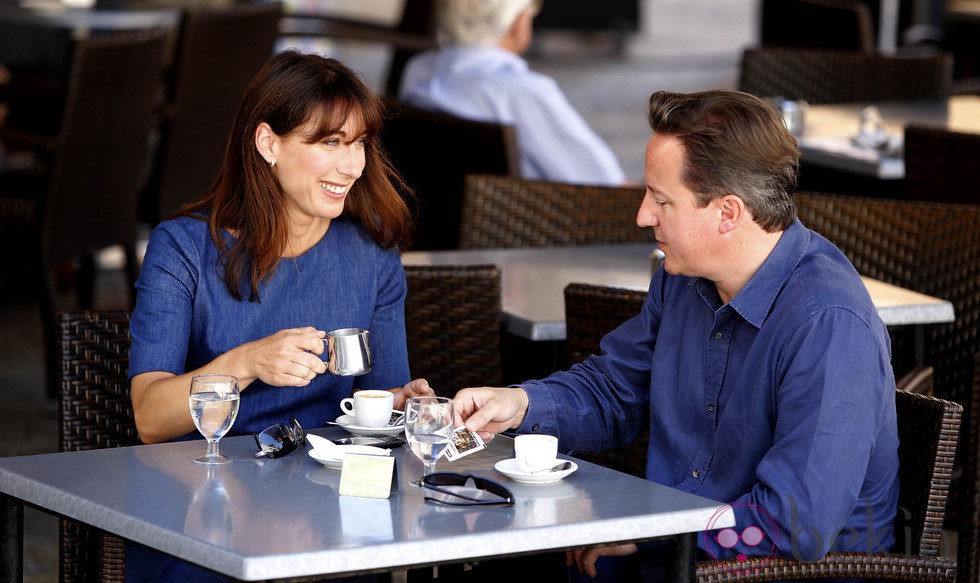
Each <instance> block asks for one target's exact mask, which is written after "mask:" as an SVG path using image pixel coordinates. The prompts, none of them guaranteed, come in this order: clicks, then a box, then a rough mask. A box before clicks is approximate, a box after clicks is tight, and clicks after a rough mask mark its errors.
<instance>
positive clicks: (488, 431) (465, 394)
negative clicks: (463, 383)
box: [453, 387, 528, 441]
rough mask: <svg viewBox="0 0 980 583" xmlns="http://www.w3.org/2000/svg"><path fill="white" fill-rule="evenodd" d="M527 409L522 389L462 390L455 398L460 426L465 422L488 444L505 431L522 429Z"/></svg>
mask: <svg viewBox="0 0 980 583" xmlns="http://www.w3.org/2000/svg"><path fill="white" fill-rule="evenodd" d="M527 406H528V398H527V393H525V392H524V389H521V388H492V387H480V388H471V389H462V390H461V391H459V392H458V393H456V397H455V398H454V399H453V407H454V409H455V410H456V421H457V425H458V424H459V423H463V424H464V425H466V428H467V429H469V430H470V431H473V432H475V433H478V434H479V435H480V437H482V438H483V440H484V441H489V440H491V439H493V436H494V435H495V434H497V433H500V432H501V431H507V430H508V429H517V428H518V427H520V425H521V423H522V422H523V421H524V416H525V415H527Z"/></svg>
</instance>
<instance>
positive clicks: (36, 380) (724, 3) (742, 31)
mask: <svg viewBox="0 0 980 583" xmlns="http://www.w3.org/2000/svg"><path fill="white" fill-rule="evenodd" d="M755 7H756V2H745V1H744V0H643V3H642V8H643V25H642V32H641V33H640V34H639V35H637V36H636V37H635V38H633V39H632V40H631V41H630V43H629V44H628V46H627V50H626V52H625V54H623V55H616V54H614V52H613V51H611V50H610V48H609V44H608V43H606V42H605V40H604V39H602V38H596V37H582V36H577V35H567V34H561V35H550V36H548V37H547V38H541V39H539V40H540V44H539V47H538V49H539V50H538V51H537V52H536V54H535V55H534V56H533V57H532V58H531V64H532V67H533V68H535V69H536V70H539V71H541V72H544V73H547V74H549V75H552V76H553V77H554V78H555V79H556V80H557V81H558V83H559V85H560V86H561V87H562V88H563V89H564V90H565V92H566V94H567V95H568V97H569V99H570V101H571V102H572V103H573V105H575V106H576V107H577V108H578V109H579V111H580V112H581V113H582V114H583V116H584V117H585V118H586V120H587V121H588V122H589V123H590V124H591V125H592V127H593V128H595V130H596V131H597V132H598V133H599V134H600V135H602V136H603V137H604V138H605V139H606V140H607V141H608V142H609V144H610V146H611V147H612V149H613V151H614V152H615V153H616V154H617V156H618V157H619V159H620V161H621V163H622V164H623V167H624V168H625V169H626V172H627V175H628V176H629V177H630V178H632V179H635V180H640V179H642V174H643V160H642V155H643V148H644V145H645V144H646V141H647V139H648V137H649V132H648V130H647V127H646V122H645V109H646V101H647V98H648V97H649V95H650V93H651V92H653V91H655V90H659V89H666V90H676V91H693V90H698V89H708V88H721V87H734V85H735V81H736V76H737V64H738V59H739V55H740V53H741V49H742V48H743V47H744V46H746V45H748V44H750V43H751V42H752V39H753V38H754V35H755V22H754V18H753V15H754V14H755V9H756V8H755ZM336 49H337V56H338V58H341V59H345V60H349V61H350V62H351V63H352V64H353V65H354V66H355V68H358V70H360V71H362V72H363V73H365V76H366V77H370V76H371V75H374V76H375V81H374V84H373V86H374V87H377V86H378V81H377V79H380V75H381V73H380V71H381V70H382V68H383V65H384V58H385V56H384V55H383V54H382V55H381V56H380V58H379V55H378V52H377V51H376V50H375V51H372V50H368V49H365V48H363V47H354V48H351V47H346V48H345V47H336ZM123 281H124V279H123V278H122V277H121V275H120V274H119V273H117V272H107V273H104V274H103V275H102V277H101V278H100V288H99V292H98V294H97V298H96V301H97V304H98V307H102V308H113V307H125V296H124V295H123V294H122V293H121V289H120V285H121V282H123ZM7 295H9V294H6V293H4V292H3V290H2V289H0V420H2V422H0V457H4V456H12V455H27V454H33V453H45V452H52V451H56V450H57V404H56V403H54V402H53V401H51V400H49V399H47V398H45V396H44V395H45V390H44V385H43V359H42V352H41V350H42V346H41V334H40V316H39V313H38V309H37V305H36V303H34V302H32V301H30V299H21V300H13V299H9V298H6V296H7ZM4 298H6V299H4ZM25 529H26V533H27V538H26V553H25V554H26V557H25V564H24V570H25V580H26V581H28V582H29V583H49V582H51V581H57V520H56V519H54V518H52V517H50V516H48V515H46V514H44V513H41V512H38V511H33V510H27V511H26V513H25Z"/></svg>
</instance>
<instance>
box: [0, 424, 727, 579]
mask: <svg viewBox="0 0 980 583" xmlns="http://www.w3.org/2000/svg"><path fill="white" fill-rule="evenodd" d="M314 433H317V434H320V435H334V436H337V435H343V434H346V432H344V431H343V430H342V429H339V428H328V429H322V430H316V431H314ZM203 448H204V442H203V441H191V442H179V443H165V444H158V445H146V446H138V447H127V448H114V449H99V450H90V451H82V452H63V453H55V454H44V455H34V456H23V457H14V458H5V459H0V493H2V494H4V496H0V506H2V508H0V515H2V516H4V517H5V518H9V517H10V516H12V515H16V514H17V513H18V511H19V510H20V508H21V506H20V505H21V504H22V503H26V504H29V505H33V506H36V507H38V508H40V509H42V510H46V511H50V512H53V513H56V514H60V515H63V516H67V517H69V518H72V519H75V520H78V521H81V522H83V523H86V524H88V525H91V526H94V527H96V528H100V529H103V530H105V531H107V532H110V533H112V534H116V535H118V536H121V537H123V538H127V539H129V540H134V541H137V542H139V543H142V544H145V545H148V546H150V547H153V548H156V549H159V550H161V551H163V552H166V553H169V554H172V555H175V556H178V557H180V558H183V559H185V560H189V561H192V562H194V563H197V564H200V565H203V566H205V567H207V568H209V569H213V570H215V571H218V572H220V573H223V574H226V575H229V576H232V577H235V578H238V579H243V580H263V579H272V578H285V577H300V576H309V575H327V574H331V575H332V574H344V573H355V572H370V571H377V570H390V569H401V568H407V567H412V566H422V565H432V564H439V563H453V562H462V561H466V560H469V559H479V558H491V557H501V556H507V555H512V554H519V553H527V552H535V551H546V550H554V549H566V548H574V547H581V546H587V545H596V544H602V543H608V542H614V541H630V540H645V539H651V538H656V537H663V536H670V535H676V534H684V533H694V532H697V531H699V530H701V529H704V528H705V527H707V526H708V525H709V524H710V525H712V526H713V527H714V528H724V527H727V526H732V525H733V523H734V517H733V515H732V513H731V511H730V509H727V507H726V506H725V505H723V504H721V503H719V502H715V501H712V500H708V499H705V498H702V497H699V496H695V495H693V494H688V493H685V492H681V491H679V490H675V489H672V488H668V487H665V486H661V485H659V484H655V483H653V482H648V481H646V480H642V479H639V478H635V477H633V476H629V475H626V474H622V473H619V472H615V471H612V470H609V469H607V468H604V467H602V466H597V465H594V464H590V463H588V462H584V461H578V460H576V461H577V463H578V466H579V469H578V471H576V472H575V473H573V474H571V475H570V476H568V477H567V478H565V479H564V480H563V481H561V482H559V483H557V484H554V485H526V484H520V483H516V482H512V481H510V480H509V479H508V478H506V477H505V476H504V475H503V474H500V473H499V472H497V471H496V470H494V469H493V465H494V464H495V463H496V462H497V461H499V460H502V459H506V458H509V457H511V456H512V455H513V448H512V440H510V439H509V438H507V437H505V436H499V437H498V438H497V439H494V440H493V441H492V442H491V443H490V444H489V447H488V448H487V449H486V450H484V451H481V452H477V453H475V454H471V455H469V456H467V457H464V458H461V459H460V460H457V461H456V462H451V463H450V462H446V461H445V460H443V461H440V462H439V464H438V467H437V469H439V470H450V471H460V472H469V473H473V474H476V475H482V476H487V477H490V478H492V479H495V480H498V481H500V482H502V483H504V484H506V485H507V486H508V487H509V488H510V489H511V490H512V491H513V493H514V495H515V498H516V504H515V505H514V506H513V507H503V508H486V507H485V508H474V507H468V508H451V507H445V506H438V505H434V504H430V503H425V502H423V500H422V491H421V490H419V489H418V488H416V487H414V486H411V485H410V484H409V481H410V480H413V479H415V478H417V477H418V475H419V474H420V473H421V471H422V464H421V462H419V461H418V460H417V459H416V458H415V456H414V455H413V454H412V453H411V451H410V450H408V448H407V447H401V448H397V449H395V450H393V451H394V455H395V456H396V459H397V462H396V463H397V472H398V474H397V486H396V489H395V490H394V491H393V492H392V495H391V497H390V498H388V499H374V498H356V497H349V496H340V495H339V494H338V492H337V489H338V486H339V483H340V472H339V471H336V470H330V469H326V468H324V467H322V466H321V465H320V464H319V463H317V462H316V461H314V460H313V459H312V458H310V457H309V456H308V455H307V454H306V449H305V448H304V449H301V450H299V451H297V452H295V453H292V454H290V455H289V456H286V457H284V458H280V459H276V460H266V459H259V460H256V459H254V458H253V456H252V454H253V452H254V451H255V444H254V441H253V440H252V438H251V437H250V436H240V437H233V438H226V439H223V440H222V441H221V452H222V453H223V454H225V455H227V456H229V457H231V458H232V459H233V460H234V461H233V463H232V464H230V465H228V466H224V467H219V468H217V469H216V470H215V471H213V472H212V473H210V474H209V471H208V468H207V467H205V466H202V465H198V464H195V463H193V462H192V461H191V460H192V458H193V457H195V456H196V455H198V454H200V453H201V452H202V451H203ZM14 522H16V521H11V520H3V521H2V524H0V526H2V527H3V530H2V532H0V535H2V537H3V538H2V541H3V548H4V551H3V553H4V555H5V556H4V557H3V558H4V559H5V560H4V562H3V563H2V564H3V565H4V566H5V567H7V568H8V569H9V568H10V561H11V560H12V559H11V555H12V554H13V553H18V554H19V553H20V552H21V546H20V544H19V543H20V540H21V539H20V537H21V536H22V533H21V532H17V531H18V530H19V529H18V528H15V527H12V523H14ZM692 566H693V564H692ZM0 580H4V581H9V580H12V575H11V573H9V572H8V573H0Z"/></svg>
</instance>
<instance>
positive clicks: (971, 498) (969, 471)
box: [956, 352, 980, 581]
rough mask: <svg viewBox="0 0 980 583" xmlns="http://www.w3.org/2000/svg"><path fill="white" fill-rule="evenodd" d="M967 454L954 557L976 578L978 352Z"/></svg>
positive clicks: (979, 528)
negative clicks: (960, 519) (961, 506)
mask: <svg viewBox="0 0 980 583" xmlns="http://www.w3.org/2000/svg"><path fill="white" fill-rule="evenodd" d="M966 427H967V438H968V439H969V446H968V448H967V450H966V453H967V454H968V455H966V456H964V457H965V459H966V463H965V467H964V469H963V471H964V475H965V478H964V479H965V480H966V481H967V482H968V483H969V488H968V490H967V491H968V493H969V494H968V495H967V496H966V497H965V498H966V500H965V501H964V502H965V504H964V506H965V507H966V510H965V512H964V515H965V517H964V520H963V528H961V529H960V530H959V533H958V534H959V548H958V549H957V553H956V557H957V563H958V569H959V571H960V573H962V574H963V580H964V581H980V455H977V452H978V451H980V352H977V354H976V358H975V359H974V362H973V391H972V393H971V394H970V408H969V409H967V413H966Z"/></svg>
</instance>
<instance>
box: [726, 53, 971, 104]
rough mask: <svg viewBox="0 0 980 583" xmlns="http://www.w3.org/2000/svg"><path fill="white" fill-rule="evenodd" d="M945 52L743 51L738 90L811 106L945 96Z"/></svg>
mask: <svg viewBox="0 0 980 583" xmlns="http://www.w3.org/2000/svg"><path fill="white" fill-rule="evenodd" d="M952 67H953V60H952V57H951V56H949V55H947V54H937V55H929V56H909V57H891V56H886V55H879V54H864V53H859V52H847V51H833V50H816V49H794V48H763V49H747V50H746V51H745V52H744V53H743V55H742V67H741V78H740V81H739V89H740V90H742V91H745V92H747V93H752V94H754V95H758V96H760V97H783V98H785V99H794V100H804V101H807V102H809V103H811V104H817V103H846V102H875V101H910V100H917V99H921V100H927V99H928V100H938V99H946V97H947V96H948V95H949V91H950V84H951V82H952Z"/></svg>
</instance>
